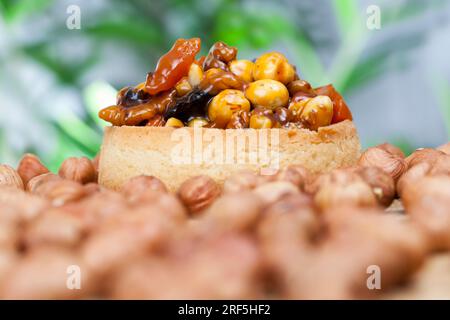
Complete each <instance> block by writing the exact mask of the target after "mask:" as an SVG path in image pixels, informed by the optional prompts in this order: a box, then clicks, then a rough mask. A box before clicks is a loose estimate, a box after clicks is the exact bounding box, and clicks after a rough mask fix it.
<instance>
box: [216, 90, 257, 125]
mask: <svg viewBox="0 0 450 320" xmlns="http://www.w3.org/2000/svg"><path fill="white" fill-rule="evenodd" d="M241 110H244V111H247V112H248V111H250V102H249V101H248V100H247V99H246V97H245V95H244V93H243V92H242V91H240V90H234V89H226V90H223V91H221V92H220V93H219V94H218V95H216V96H215V97H214V98H213V99H212V100H211V102H210V103H209V106H208V117H209V119H210V120H211V121H212V122H213V123H215V124H216V126H217V127H218V128H225V127H226V126H227V124H228V122H230V120H231V117H232V115H233V114H234V113H236V112H238V111H241Z"/></svg>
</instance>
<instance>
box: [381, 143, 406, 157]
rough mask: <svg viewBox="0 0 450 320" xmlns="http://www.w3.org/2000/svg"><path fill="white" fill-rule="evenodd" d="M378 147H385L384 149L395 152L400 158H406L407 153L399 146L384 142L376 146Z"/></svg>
mask: <svg viewBox="0 0 450 320" xmlns="http://www.w3.org/2000/svg"><path fill="white" fill-rule="evenodd" d="M376 147H377V148H380V149H383V150H384V151H387V152H389V153H390V154H393V155H395V156H397V157H399V158H402V159H404V158H405V154H404V153H403V151H402V150H401V149H400V148H399V147H396V146H394V145H392V144H390V143H387V142H385V143H383V144H379V145H378V146H376Z"/></svg>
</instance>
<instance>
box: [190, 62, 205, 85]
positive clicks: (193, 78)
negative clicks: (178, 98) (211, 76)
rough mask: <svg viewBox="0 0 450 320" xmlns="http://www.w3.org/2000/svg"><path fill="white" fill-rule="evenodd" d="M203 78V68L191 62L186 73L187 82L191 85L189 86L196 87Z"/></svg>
mask: <svg viewBox="0 0 450 320" xmlns="http://www.w3.org/2000/svg"><path fill="white" fill-rule="evenodd" d="M202 78H203V70H202V68H201V67H200V66H199V65H198V64H196V63H193V64H191V67H190V68H189V73H188V82H189V84H190V85H191V88H194V87H197V86H198V85H199V84H200V82H201V81H202Z"/></svg>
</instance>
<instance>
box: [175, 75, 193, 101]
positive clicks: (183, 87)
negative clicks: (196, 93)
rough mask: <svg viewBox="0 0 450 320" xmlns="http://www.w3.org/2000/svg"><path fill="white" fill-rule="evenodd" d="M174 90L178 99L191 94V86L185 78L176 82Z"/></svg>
mask: <svg viewBox="0 0 450 320" xmlns="http://www.w3.org/2000/svg"><path fill="white" fill-rule="evenodd" d="M175 90H177V95H178V96H179V97H182V96H184V95H186V94H188V93H189V92H191V90H192V86H191V84H190V83H189V81H188V78H187V77H183V78H181V80H180V81H178V82H177V84H176V85H175Z"/></svg>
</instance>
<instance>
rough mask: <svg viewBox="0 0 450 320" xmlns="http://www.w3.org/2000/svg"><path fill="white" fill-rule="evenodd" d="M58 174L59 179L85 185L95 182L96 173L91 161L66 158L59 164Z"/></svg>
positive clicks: (82, 158)
mask: <svg viewBox="0 0 450 320" xmlns="http://www.w3.org/2000/svg"><path fill="white" fill-rule="evenodd" d="M58 174H59V176H60V177H61V178H63V179H67V180H72V181H75V182H79V183H81V184H86V183H89V182H95V181H97V171H96V170H95V167H94V165H93V164H92V161H91V160H89V159H88V158H86V157H81V158H75V157H72V158H67V159H66V160H64V162H63V163H62V164H61V167H60V168H59V171H58Z"/></svg>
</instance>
